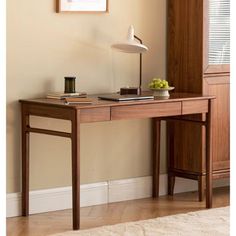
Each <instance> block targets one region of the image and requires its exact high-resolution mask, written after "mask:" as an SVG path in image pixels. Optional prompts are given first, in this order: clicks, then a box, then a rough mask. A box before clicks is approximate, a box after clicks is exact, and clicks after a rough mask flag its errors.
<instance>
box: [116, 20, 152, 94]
mask: <svg viewBox="0 0 236 236" xmlns="http://www.w3.org/2000/svg"><path fill="white" fill-rule="evenodd" d="M137 41H138V42H137ZM111 47H112V48H114V49H116V50H118V51H120V52H125V53H139V55H140V63H139V73H140V74H139V87H125V88H120V94H121V95H125V94H137V95H139V94H141V87H142V54H143V53H144V52H146V51H148V48H147V47H146V46H145V45H143V41H142V40H141V39H140V38H139V37H137V36H136V35H135V34H134V27H133V26H132V25H131V26H130V27H129V30H128V35H127V39H126V41H124V42H121V43H116V44H113V45H112V46H111Z"/></svg>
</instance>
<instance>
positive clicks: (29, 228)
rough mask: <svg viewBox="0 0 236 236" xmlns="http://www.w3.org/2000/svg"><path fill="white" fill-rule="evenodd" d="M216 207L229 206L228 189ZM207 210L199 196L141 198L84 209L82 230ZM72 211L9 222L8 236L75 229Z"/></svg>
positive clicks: (217, 199)
mask: <svg viewBox="0 0 236 236" xmlns="http://www.w3.org/2000/svg"><path fill="white" fill-rule="evenodd" d="M213 196H214V198H213V207H223V206H228V205H229V198H230V197H229V188H228V187H224V188H218V189H214V195H213ZM203 209H205V202H198V201H197V193H196V192H194V193H193V192H190V193H182V194H176V195H175V196H174V197H170V196H164V197H160V198H159V199H156V200H154V199H151V198H149V199H142V200H135V201H126V202H120V203H111V204H106V205H100V206H93V207H85V208H82V209H81V217H82V218H81V228H82V229H88V228H92V227H96V226H102V225H108V224H117V223H122V222H128V221H137V220H145V219H150V218H156V217H159V216H166V215H173V214H178V213H185V212H190V211H197V210H203ZM71 221H72V217H71V210H65V211H56V212H50V213H44V214H37V215H31V216H30V217H15V218H9V219H7V235H8V236H31V235H32V236H44V235H48V234H53V233H59V232H60V233H61V232H65V231H68V230H71V229H72V228H71V227H72V223H71Z"/></svg>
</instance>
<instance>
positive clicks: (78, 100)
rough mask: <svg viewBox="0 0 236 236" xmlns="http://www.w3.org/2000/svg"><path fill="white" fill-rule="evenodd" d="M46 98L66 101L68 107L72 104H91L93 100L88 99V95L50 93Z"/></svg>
mask: <svg viewBox="0 0 236 236" xmlns="http://www.w3.org/2000/svg"><path fill="white" fill-rule="evenodd" d="M46 98H50V99H59V100H64V101H65V104H66V105H70V104H90V103H92V102H93V101H92V99H91V98H87V94H86V93H60V92H58V93H48V94H47V96H46Z"/></svg>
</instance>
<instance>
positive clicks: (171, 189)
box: [168, 174, 175, 196]
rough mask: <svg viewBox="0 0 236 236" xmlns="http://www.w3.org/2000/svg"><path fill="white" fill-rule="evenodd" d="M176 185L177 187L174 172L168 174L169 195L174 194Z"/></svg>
mask: <svg viewBox="0 0 236 236" xmlns="http://www.w3.org/2000/svg"><path fill="white" fill-rule="evenodd" d="M174 187H175V176H174V175H172V174H168V195H170V196H173V195H174Z"/></svg>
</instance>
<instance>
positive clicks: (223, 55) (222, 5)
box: [208, 0, 230, 64]
mask: <svg viewBox="0 0 236 236" xmlns="http://www.w3.org/2000/svg"><path fill="white" fill-rule="evenodd" d="M208 56H209V58H208V59H209V64H229V63H230V0H209V54H208Z"/></svg>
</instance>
